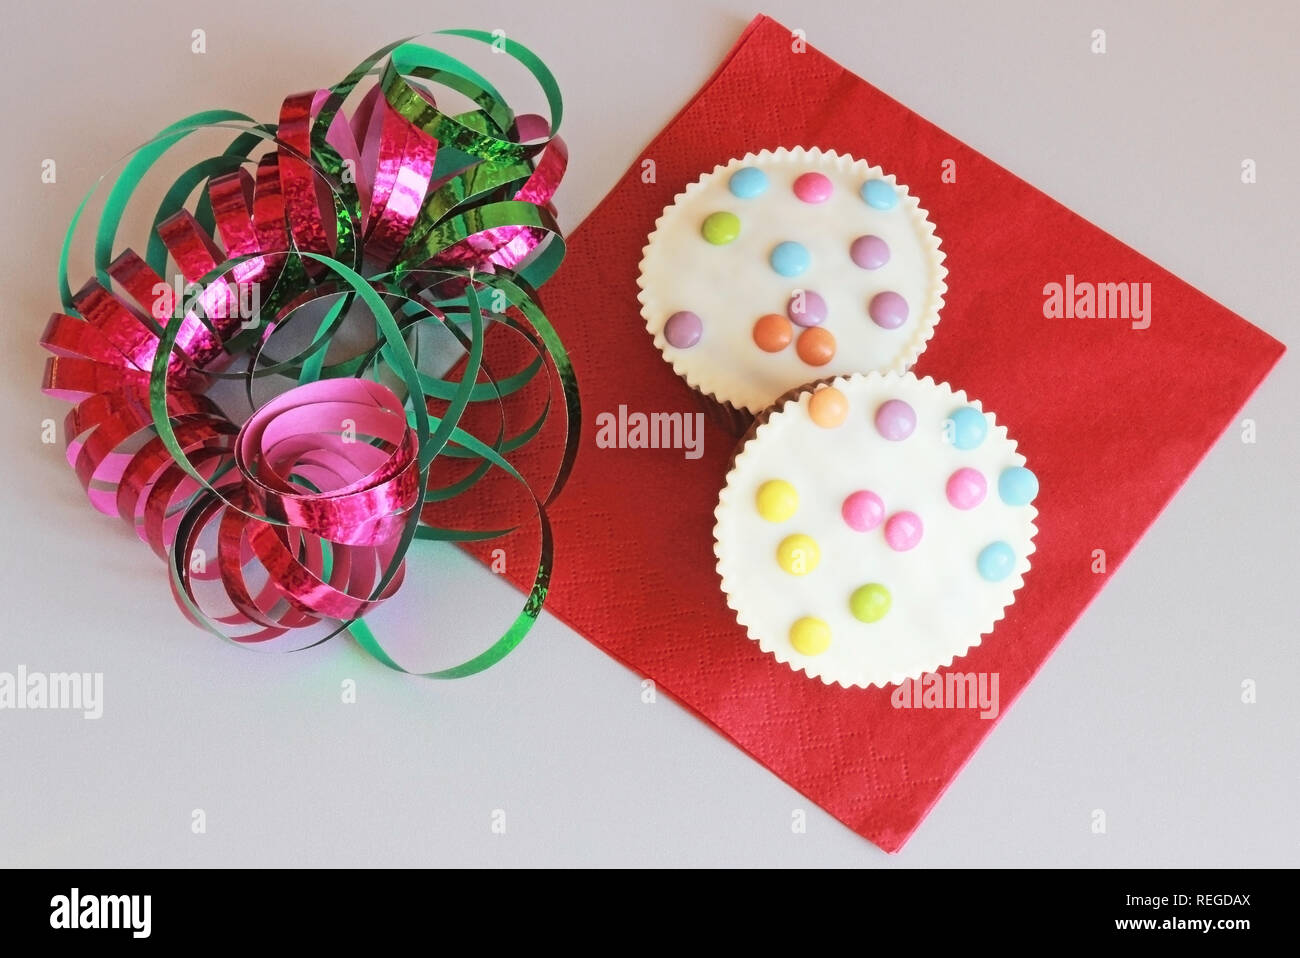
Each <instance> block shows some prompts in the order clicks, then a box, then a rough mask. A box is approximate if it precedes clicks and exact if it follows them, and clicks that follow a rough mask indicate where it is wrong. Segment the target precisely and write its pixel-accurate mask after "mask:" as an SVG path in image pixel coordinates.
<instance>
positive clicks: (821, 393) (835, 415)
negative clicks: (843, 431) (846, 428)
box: [799, 339, 849, 429]
mask: <svg viewBox="0 0 1300 958" xmlns="http://www.w3.org/2000/svg"><path fill="white" fill-rule="evenodd" d="M799 342H800V343H802V342H803V340H802V339H801V340H799ZM808 415H809V417H811V418H812V421H813V422H815V423H816V424H817V425H819V426H821V427H822V428H823V429H834V428H835V427H836V426H838V425H840V424H841V423H843V422H844V420H845V419H846V418H847V417H848V415H849V401H848V400H847V399H846V398H844V393H842V392H840V391H839V390H838V389H836V388H835V387H834V386H825V387H823V388H821V389H819V390H817V391H816V392H815V393H813V394H812V398H810V399H809V400H808Z"/></svg>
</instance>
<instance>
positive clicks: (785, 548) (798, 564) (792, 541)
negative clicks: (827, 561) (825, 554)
mask: <svg viewBox="0 0 1300 958" xmlns="http://www.w3.org/2000/svg"><path fill="white" fill-rule="evenodd" d="M821 558H822V552H821V549H819V548H817V540H815V539H814V538H813V537H812V536H806V535H803V534H802V533H801V534H799V535H793V536H786V537H785V538H784V539H782V540H781V544H780V545H779V546H777V547H776V561H777V562H779V563H780V564H781V568H782V569H784V570H785V571H786V572H788V573H790V574H791V575H807V574H808V573H809V572H811V571H812V570H813V569H815V568H817V563H818V562H820V561H821Z"/></svg>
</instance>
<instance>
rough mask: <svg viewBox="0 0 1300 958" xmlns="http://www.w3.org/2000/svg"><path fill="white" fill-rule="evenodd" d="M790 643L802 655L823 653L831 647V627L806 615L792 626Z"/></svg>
mask: <svg viewBox="0 0 1300 958" xmlns="http://www.w3.org/2000/svg"><path fill="white" fill-rule="evenodd" d="M790 644H791V645H793V646H794V650H795V651H796V652H798V653H799V654H800V655H821V654H822V653H823V652H825V651H826V650H827V649H829V648H830V647H831V627H830V626H829V625H827V624H826V623H825V622H823V621H822V620H821V619H814V618H813V617H812V616H807V615H806V616H804V617H803V618H802V619H800V620H799V621H797V622H795V624H794V625H792V626H790Z"/></svg>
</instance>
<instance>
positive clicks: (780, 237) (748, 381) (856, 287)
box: [638, 148, 948, 413]
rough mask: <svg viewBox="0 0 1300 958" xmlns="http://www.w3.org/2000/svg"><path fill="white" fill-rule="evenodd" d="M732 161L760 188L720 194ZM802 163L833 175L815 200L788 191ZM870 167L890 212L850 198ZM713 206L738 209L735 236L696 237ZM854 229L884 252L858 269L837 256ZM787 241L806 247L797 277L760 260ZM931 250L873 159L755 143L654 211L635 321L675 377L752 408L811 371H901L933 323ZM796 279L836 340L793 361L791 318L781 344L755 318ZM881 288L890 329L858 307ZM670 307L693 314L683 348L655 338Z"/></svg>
mask: <svg viewBox="0 0 1300 958" xmlns="http://www.w3.org/2000/svg"><path fill="white" fill-rule="evenodd" d="M744 166H757V167H759V168H761V169H762V170H763V171H764V172H765V173H766V174H767V177H768V187H767V190H766V191H765V192H764V193H763V194H762V195H761V196H757V197H753V198H751V199H741V198H739V197H736V196H734V195H732V193H731V190H730V188H729V185H728V183H729V180H730V177H731V174H732V173H733V172H735V171H736V170H738V169H740V168H741V167H744ZM811 170H816V171H819V172H821V173H823V174H825V175H826V176H827V177H829V178H830V179H831V181H832V182H833V184H834V187H835V189H834V193H833V194H832V195H831V197H830V199H828V200H827V201H825V202H823V203H815V204H814V203H804V202H803V201H801V200H800V199H799V198H798V197H796V196H795V194H794V191H793V188H792V187H793V184H794V181H795V179H796V178H797V177H798V176H799V175H800V174H801V173H806V172H809V171H811ZM875 178H882V179H884V180H885V181H886V182H889V183H891V184H894V185H895V186H896V187H897V191H898V204H897V205H896V206H895V208H894V209H892V210H888V211H882V210H877V209H873V208H872V207H871V206H869V205H868V204H867V203H866V202H865V201H864V200H863V199H862V196H861V194H860V189H861V187H862V184H863V183H865V182H866V181H867V180H868V179H875ZM720 211H727V212H731V213H734V214H735V215H736V216H738V217H739V218H740V222H741V227H740V236H739V237H738V238H737V239H735V240H734V241H732V242H731V243H728V244H725V245H722V246H715V245H713V244H711V243H709V242H708V241H707V240H705V239H704V237H703V236H702V235H701V234H700V226H701V224H702V223H703V222H704V220H705V218H706V217H708V216H709V214H711V213H716V212H720ZM865 235H875V236H879V237H881V238H882V239H884V240H885V242H886V243H888V244H889V249H890V259H889V262H888V263H886V264H885V265H884V266H882V267H880V268H879V269H874V270H867V269H863V268H861V267H860V266H858V265H857V264H855V263H854V262H853V260H852V258H851V257H850V255H849V249H850V247H851V245H852V243H853V241H854V240H855V239H857V238H858V237H859V236H865ZM788 240H793V241H796V242H799V243H802V244H803V245H804V246H805V247H806V248H807V249H808V250H809V252H810V253H811V254H812V266H811V267H810V268H809V269H808V271H807V272H805V273H804V274H803V275H801V276H798V277H786V276H782V275H780V274H779V273H777V272H776V271H775V270H774V269H773V268H772V266H771V264H770V262H769V257H770V254H771V252H772V249H773V248H774V247H776V246H777V245H778V244H779V243H781V242H784V241H788ZM943 259H944V255H943V253H942V252H941V251H940V249H939V240H938V239H937V238H936V237H935V235H934V225H933V224H932V223H931V222H930V221H929V218H928V214H927V213H926V211H925V210H923V209H921V208H920V205H919V203H918V202H917V199H916V197H914V196H912V195H910V194H909V193H908V191H907V187H905V186H897V184H896V183H895V180H894V177H893V176H892V175H888V176H886V175H885V174H883V173H882V171H881V169H880V168H879V167H875V166H871V165H870V164H868V163H867V162H866V161H865V160H855V159H854V158H853V157H851V156H845V155H839V154H836V153H834V152H823V151H821V150H816V149H812V150H804V149H802V148H797V149H794V150H784V149H781V150H777V151H775V152H772V151H768V150H764V151H763V152H761V153H758V154H753V153H750V154H747V155H746V156H744V157H741V158H738V159H734V160H732V161H731V162H730V163H727V164H726V165H725V166H719V167H716V168H715V169H714V170H713V172H712V173H707V174H705V175H704V176H702V177H701V178H700V179H699V180H698V181H697V182H695V183H692V184H691V185H689V186H688V187H687V188H686V190H685V191H684V192H683V193H681V194H679V195H678V196H677V198H676V199H675V201H674V202H673V204H672V205H671V206H669V207H668V208H667V209H665V210H664V212H663V215H662V216H660V218H659V220H658V221H657V222H656V223H655V230H654V232H653V233H651V235H650V238H649V242H648V244H647V245H646V247H645V250H644V252H643V258H642V261H641V272H640V277H639V279H638V285H639V286H640V287H641V292H640V295H639V297H638V298H639V299H640V301H641V304H642V309H641V314H642V316H643V317H644V319H645V321H646V328H647V329H648V330H649V332H650V334H651V335H652V336H654V340H655V345H656V346H657V347H658V348H659V349H660V351H661V352H662V353H663V355H664V358H665V359H666V360H667V361H668V362H669V363H671V364H672V366H673V369H674V370H676V372H677V373H678V375H680V376H682V377H683V378H684V379H685V380H686V381H687V383H688V384H690V385H691V386H692V387H694V388H695V389H698V390H700V391H701V392H704V393H706V394H708V395H711V396H713V397H714V398H716V399H718V400H721V401H723V402H730V403H731V404H732V405H734V406H736V407H738V408H746V409H748V410H749V411H750V412H753V413H758V412H760V411H762V410H763V409H765V408H766V407H767V406H768V405H770V404H771V403H772V402H773V401H774V400H775V399H776V398H777V397H778V396H781V395H782V394H784V393H786V392H788V391H789V390H790V389H793V388H795V387H796V386H800V385H802V384H803V383H806V382H809V381H811V380H814V379H821V378H824V377H827V376H835V375H842V374H849V373H855V372H868V371H872V370H877V371H881V372H885V371H891V370H892V371H895V372H903V371H904V370H906V369H907V368H909V367H910V366H911V365H912V363H913V362H915V361H916V357H917V356H919V355H920V353H921V352H922V351H923V350H924V349H925V344H926V342H927V340H929V338H930V336H931V335H933V332H934V326H935V324H936V323H937V322H938V321H939V310H940V308H941V307H942V305H943V295H944V293H945V292H946V290H947V286H946V285H945V283H944V277H945V276H946V275H947V272H948V271H947V269H946V268H945V267H944V265H943ZM798 289H807V290H813V291H815V292H817V293H819V294H820V295H821V296H822V297H823V298H824V299H825V300H826V303H827V305H828V306H829V315H828V317H827V319H826V321H825V322H824V323H823V324H822V325H823V327H824V328H825V329H827V330H828V331H829V332H830V333H831V334H832V335H833V336H834V337H835V342H836V351H835V356H834V358H833V359H832V360H831V361H830V362H829V363H827V364H826V365H823V366H811V365H809V364H807V363H805V362H804V361H803V360H801V359H800V358H799V356H798V353H797V351H796V344H797V341H798V336H799V333H800V331H801V330H800V327H797V326H796V327H795V338H794V341H792V342H791V343H790V345H789V346H787V347H786V348H785V349H784V350H782V351H781V352H779V353H767V352H764V351H762V350H761V349H759V348H758V347H757V346H756V345H755V344H754V341H753V326H754V322H755V320H757V319H758V318H759V317H760V316H763V315H764V314H767V313H779V314H782V315H785V313H786V306H787V304H788V301H789V299H790V296H791V294H792V292H794V291H795V290H798ZM885 290H893V291H894V292H897V293H899V294H901V295H902V296H903V298H904V299H906V300H907V303H908V307H909V309H908V318H907V321H906V322H905V323H904V324H903V325H902V326H900V327H899V328H897V329H892V330H890V329H882V328H881V327H879V326H877V325H876V324H875V323H874V322H872V320H871V318H870V315H869V314H868V312H867V308H868V304H869V303H870V301H871V297H872V296H874V295H875V294H876V293H878V292H883V291H885ZM681 310H689V311H691V312H694V313H696V314H697V315H699V316H700V318H701V320H702V323H703V330H704V332H703V336H702V337H701V339H700V341H699V343H697V344H696V345H695V346H692V347H690V348H688V349H678V348H676V347H674V346H672V345H670V344H669V343H668V342H667V340H666V339H665V338H664V335H663V328H664V323H665V322H667V320H668V317H670V316H671V315H672V314H673V313H676V312H678V311H681Z"/></svg>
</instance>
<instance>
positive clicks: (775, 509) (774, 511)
mask: <svg viewBox="0 0 1300 958" xmlns="http://www.w3.org/2000/svg"><path fill="white" fill-rule="evenodd" d="M755 501H756V504H757V505H758V514H759V515H760V516H762V517H763V518H764V519H766V520H767V521H768V522H785V520H787V519H789V518H790V517H791V516H793V515H794V514H795V513H796V512H798V511H799V493H798V491H797V490H796V489H795V487H794V486H792V485H791V484H790V483H788V482H786V481H785V480H784V479H769V480H768V481H767V482H765V483H763V484H762V485H761V486H759V487H758V495H757V496H756V497H755Z"/></svg>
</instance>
